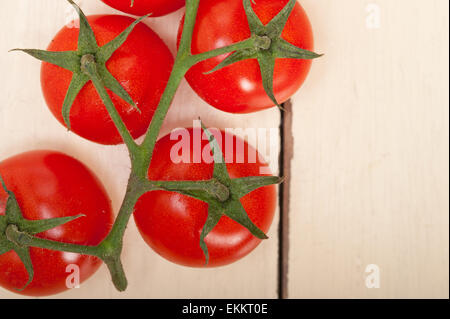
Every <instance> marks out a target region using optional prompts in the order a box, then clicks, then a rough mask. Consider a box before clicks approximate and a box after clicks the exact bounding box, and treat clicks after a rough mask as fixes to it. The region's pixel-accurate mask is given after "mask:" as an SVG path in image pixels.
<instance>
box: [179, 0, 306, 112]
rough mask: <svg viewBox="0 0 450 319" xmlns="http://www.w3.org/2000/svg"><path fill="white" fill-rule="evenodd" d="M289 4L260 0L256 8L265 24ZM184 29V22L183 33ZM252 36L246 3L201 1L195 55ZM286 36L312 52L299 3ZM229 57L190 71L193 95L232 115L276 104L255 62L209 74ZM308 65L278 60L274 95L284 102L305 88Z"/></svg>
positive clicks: (210, 60) (194, 42)
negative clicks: (246, 12)
mask: <svg viewBox="0 0 450 319" xmlns="http://www.w3.org/2000/svg"><path fill="white" fill-rule="evenodd" d="M287 3H288V0H257V1H255V4H253V9H254V11H255V13H256V14H257V16H258V17H259V18H260V20H261V21H262V23H263V24H267V23H269V22H270V20H272V19H273V18H274V17H275V16H276V15H277V14H278V13H279V12H280V11H281V9H282V8H283V7H284V6H285V5H286V4H287ZM181 30H182V24H181V25H180V33H181ZM250 35H251V33H250V28H249V26H248V22H247V17H246V15H245V11H244V7H243V3H242V0H202V1H200V6H199V10H198V17H197V24H196V27H195V30H194V35H193V42H192V53H194V54H197V53H203V52H206V51H210V50H213V49H217V48H221V47H224V46H227V45H231V44H233V43H236V42H239V41H243V40H246V39H248V38H249V37H250ZM179 37H180V35H179ZM282 37H283V38H284V39H285V40H286V41H288V42H290V43H292V44H294V45H295V46H297V47H300V48H302V49H306V50H311V51H312V50H313V33H312V28H311V24H310V22H309V20H308V17H307V15H306V13H305V11H304V10H303V8H302V7H301V6H300V4H298V3H297V4H296V5H295V7H294V10H293V12H292V13H291V16H290V17H289V20H288V22H287V24H286V26H285V28H284V31H283V34H282ZM230 54H231V53H230ZM230 54H226V55H222V56H219V57H216V58H213V59H209V60H207V61H204V62H201V63H199V64H197V65H195V66H194V67H193V68H191V69H190V70H189V72H188V73H187V75H186V79H187V81H188V82H189V84H190V85H191V87H192V88H193V89H194V91H195V92H197V94H198V95H199V96H200V97H201V98H202V99H203V100H205V101H206V102H207V103H209V104H210V105H212V106H214V107H216V108H218V109H220V110H222V111H226V112H230V113H252V112H256V111H260V110H263V109H267V108H271V107H273V106H274V103H273V102H272V101H271V100H270V98H269V97H268V96H267V94H266V92H265V91H264V88H263V85H262V77H261V71H260V68H259V64H258V62H257V61H256V60H245V61H241V62H238V63H235V64H233V65H230V66H228V67H226V68H223V69H221V70H219V71H217V72H214V73H211V74H205V73H206V72H208V71H211V70H212V69H213V68H214V67H215V66H217V65H218V64H219V63H220V62H222V61H223V60H224V59H225V58H226V57H228V56H229V55H230ZM310 66H311V60H295V59H278V60H277V61H276V64H275V72H274V92H275V97H276V98H277V101H278V102H280V103H282V102H285V101H286V100H288V99H289V98H290V97H291V96H292V95H293V94H294V93H295V92H296V91H297V90H298V89H299V88H300V87H301V85H302V84H303V82H304V80H305V79H306V76H307V75H308V72H309V70H310Z"/></svg>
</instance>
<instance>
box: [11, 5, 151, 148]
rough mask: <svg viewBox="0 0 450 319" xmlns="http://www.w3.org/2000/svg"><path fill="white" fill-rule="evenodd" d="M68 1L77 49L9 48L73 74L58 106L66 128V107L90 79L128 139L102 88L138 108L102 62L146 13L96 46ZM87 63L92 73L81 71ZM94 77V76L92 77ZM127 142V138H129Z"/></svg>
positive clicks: (83, 18) (88, 29) (68, 106)
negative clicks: (91, 65)
mask: <svg viewBox="0 0 450 319" xmlns="http://www.w3.org/2000/svg"><path fill="white" fill-rule="evenodd" d="M68 2H69V3H70V4H71V5H72V6H73V7H74V8H75V10H76V11H77V13H78V15H79V21H80V27H79V37H78V48H77V50H76V51H62V52H53V51H44V50H35V49H14V50H11V51H22V52H24V53H27V54H29V55H31V56H32V57H34V58H36V59H38V60H40V61H43V62H48V63H50V64H54V65H57V66H59V67H61V68H64V69H66V70H69V71H71V72H72V73H73V76H72V81H71V83H70V86H69V89H68V90H67V93H66V96H65V99H64V102H63V107H62V116H63V119H64V123H65V124H66V126H67V128H68V129H69V130H70V129H71V124H70V110H71V108H72V105H73V103H74V101H75V99H76V97H77V96H78V94H79V92H80V91H81V89H83V87H84V86H85V85H86V84H87V83H88V82H89V81H93V82H94V84H95V83H96V85H95V87H96V90H97V92H98V94H99V95H100V97H101V98H102V100H103V103H104V104H105V106H106V107H107V108H108V111H110V112H109V113H110V114H111V117H112V118H113V120H114V122H115V123H116V124H117V126H119V127H118V129H119V132H120V133H121V134H122V135H124V134H126V135H127V137H124V140H125V142H127V140H126V139H128V140H129V139H130V137H129V136H128V135H129V134H127V133H125V131H127V128H126V127H125V125H124V124H123V122H121V119H120V116H119V115H118V112H117V110H116V109H115V107H114V104H113V103H112V101H111V99H110V97H109V95H108V93H107V91H106V89H109V90H110V91H112V92H113V93H115V94H116V95H117V96H119V97H120V98H121V99H123V100H124V101H125V102H127V103H128V104H130V105H131V106H133V108H135V109H136V110H138V111H139V108H138V107H137V105H136V104H135V103H134V101H133V99H132V98H131V97H130V95H129V94H128V92H127V91H126V90H125V89H124V88H123V87H122V85H121V84H120V83H119V82H118V81H117V79H116V78H114V76H113V75H112V74H111V73H110V72H109V70H108V69H107V67H106V63H107V62H108V60H109V59H110V58H111V56H112V55H113V53H114V52H115V51H116V50H117V49H119V48H120V47H121V46H122V44H123V43H124V42H125V41H126V40H127V38H128V36H129V35H130V33H131V32H132V31H133V29H134V27H135V26H136V25H137V24H138V23H139V22H141V21H142V20H143V19H144V18H146V17H148V16H149V15H146V16H143V17H141V18H139V19H137V20H136V21H134V22H133V23H132V24H131V25H130V26H129V27H128V28H127V29H125V30H124V31H123V32H122V33H121V34H120V35H118V36H117V37H116V38H115V39H114V40H112V41H110V42H109V43H107V44H105V45H104V46H102V47H99V46H98V44H97V40H96V38H95V35H94V32H93V30H92V28H91V26H90V25H89V23H88V21H87V18H86V16H85V14H84V13H83V11H82V10H81V9H80V7H78V6H77V4H76V3H74V2H73V1H72V0H68ZM92 58H93V59H92ZM87 62H89V63H90V62H92V63H95V65H96V72H95V74H92V73H90V72H85V67H86V63H87ZM94 77H96V79H94ZM129 142H130V143H127V144H131V141H129Z"/></svg>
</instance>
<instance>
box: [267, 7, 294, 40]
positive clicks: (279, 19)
mask: <svg viewBox="0 0 450 319" xmlns="http://www.w3.org/2000/svg"><path fill="white" fill-rule="evenodd" d="M296 2H297V0H290V1H289V2H288V3H287V4H286V5H285V6H284V8H283V9H281V11H280V12H279V13H278V14H277V15H276V16H275V18H273V19H272V20H271V21H270V22H269V23H268V24H267V25H266V30H267V31H268V32H267V36H269V37H270V38H278V37H281V34H282V33H283V30H284V27H285V26H286V23H287V21H288V20H289V16H290V15H291V13H292V10H294V7H295V4H296Z"/></svg>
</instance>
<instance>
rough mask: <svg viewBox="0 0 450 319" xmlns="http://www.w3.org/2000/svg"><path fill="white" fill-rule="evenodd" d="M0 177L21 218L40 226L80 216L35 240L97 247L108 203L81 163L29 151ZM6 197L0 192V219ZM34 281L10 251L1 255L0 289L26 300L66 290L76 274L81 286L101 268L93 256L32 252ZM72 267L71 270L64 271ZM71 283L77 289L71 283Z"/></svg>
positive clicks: (109, 217) (105, 228)
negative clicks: (37, 221)
mask: <svg viewBox="0 0 450 319" xmlns="http://www.w3.org/2000/svg"><path fill="white" fill-rule="evenodd" d="M0 174H1V176H2V177H3V179H4V180H5V182H6V185H7V187H8V189H9V190H11V191H12V192H14V194H15V195H16V197H17V201H18V203H19V205H20V208H21V210H22V214H23V216H24V218H26V219H30V220H41V219H48V218H57V217H65V216H75V215H78V214H84V215H85V216H86V217H80V218H78V219H76V220H74V221H72V222H70V223H67V224H64V225H62V226H59V227H57V228H54V229H51V230H48V231H46V232H43V233H41V234H38V235H36V236H37V237H40V238H44V239H49V240H54V241H60V242H65V243H72V244H79V245H92V246H94V245H97V244H99V243H100V242H101V241H102V240H103V239H104V238H105V237H106V235H107V234H108V233H109V231H110V228H111V225H112V222H113V214H112V210H111V205H110V199H109V198H108V195H107V194H106V191H105V189H104V188H103V186H102V184H101V183H100V181H99V180H98V179H97V177H95V175H94V174H93V173H92V172H91V171H90V170H89V169H88V168H86V167H85V166H84V165H83V164H82V163H80V162H79V161H77V160H75V159H73V158H71V157H69V156H67V155H64V154H61V153H57V152H53V151H33V152H28V153H23V154H20V155H17V156H14V157H11V158H9V159H7V160H5V161H3V162H1V163H0ZM6 200H7V194H6V193H5V192H4V191H3V189H1V190H0V214H1V215H4V213H5V205H6ZM30 255H31V260H32V263H33V267H34V279H33V281H32V282H31V284H30V285H29V286H28V287H27V288H25V290H23V291H17V290H16V289H18V288H22V287H23V286H24V285H25V284H26V282H27V281H28V274H27V271H26V269H25V267H24V265H23V263H22V262H21V260H20V259H19V257H18V256H17V254H16V253H15V252H14V251H10V252H8V253H5V254H3V255H0V286H2V287H3V288H6V289H8V290H11V291H13V292H16V293H21V294H24V295H29V296H47V295H52V294H56V293H60V292H63V291H65V290H67V289H68V288H67V286H66V280H67V278H68V277H69V276H70V275H71V274H72V275H76V274H77V273H76V272H77V269H79V275H80V282H83V281H85V280H86V279H88V278H89V277H90V276H91V275H92V274H93V273H95V272H96V271H97V269H98V268H99V267H100V265H101V260H99V259H97V258H96V257H92V256H84V255H80V254H74V253H66V252H59V251H50V250H46V249H40V248H30ZM69 265H74V266H73V267H74V268H67V267H68V266H69ZM72 283H75V281H74V282H72Z"/></svg>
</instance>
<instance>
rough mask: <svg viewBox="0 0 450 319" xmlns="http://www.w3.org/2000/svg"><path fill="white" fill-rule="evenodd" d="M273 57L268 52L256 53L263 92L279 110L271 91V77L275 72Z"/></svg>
mask: <svg viewBox="0 0 450 319" xmlns="http://www.w3.org/2000/svg"><path fill="white" fill-rule="evenodd" d="M275 59H276V58H275V56H273V54H272V52H270V51H261V52H258V63H259V67H260V69H261V77H262V84H263V88H264V91H266V94H267V96H268V97H269V98H270V99H271V100H272V102H273V103H275V105H276V106H278V107H279V108H281V105H280V104H279V103H278V101H277V98H276V97H275V93H274V90H273V76H274V71H275Z"/></svg>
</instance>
